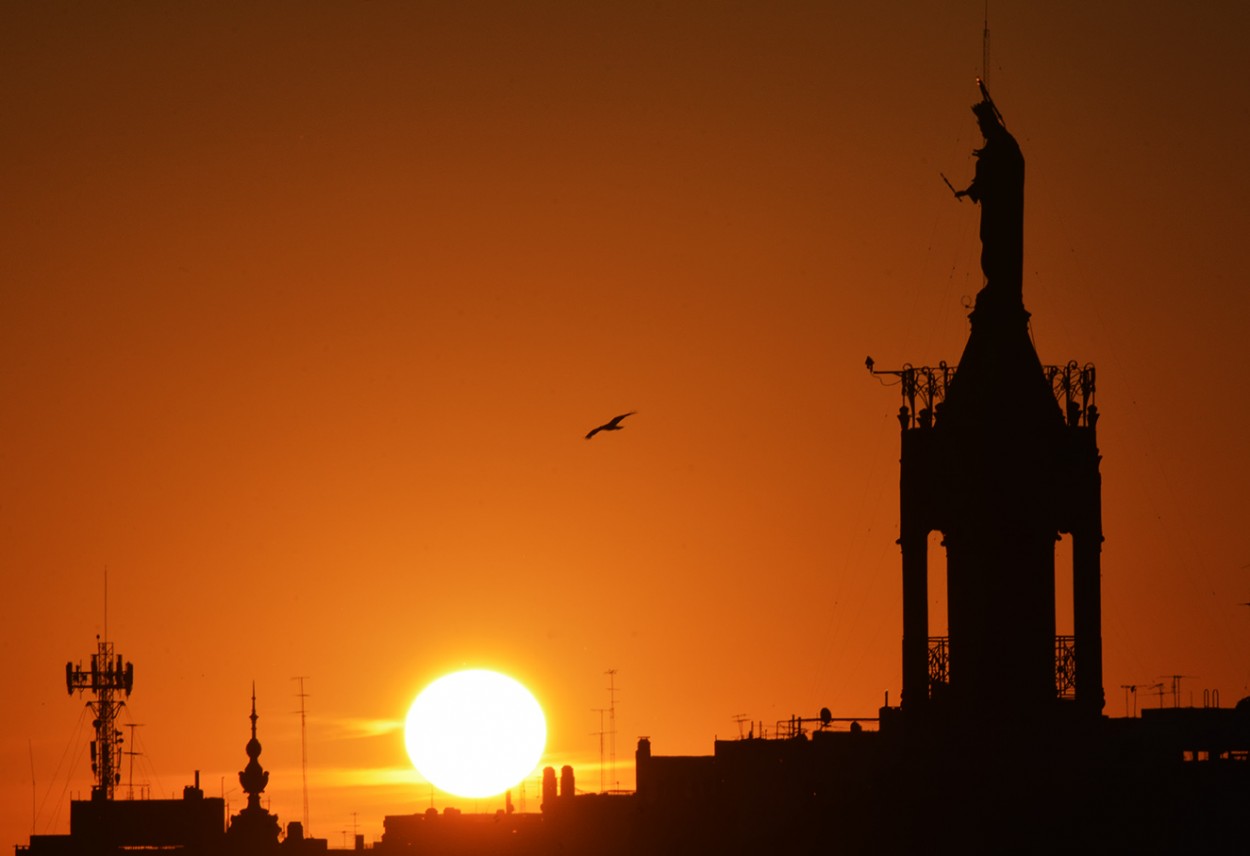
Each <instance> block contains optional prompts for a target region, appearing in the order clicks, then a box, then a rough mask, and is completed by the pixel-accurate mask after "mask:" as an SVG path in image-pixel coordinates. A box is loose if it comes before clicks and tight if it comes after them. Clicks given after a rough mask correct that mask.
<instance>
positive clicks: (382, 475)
mask: <svg viewBox="0 0 1250 856" xmlns="http://www.w3.org/2000/svg"><path fill="white" fill-rule="evenodd" d="M991 6H992V7H993V8H992V9H991V21H990V24H991V28H992V36H993V41H992V48H991V51H992V57H991V60H992V61H991V64H990V70H989V83H990V88H991V90H992V92H993V93H994V96H995V99H996V101H997V102H998V105H999V107H1000V108H1001V110H1002V111H1003V113H1004V115H1005V117H1006V120H1007V124H1008V127H1009V128H1010V129H1011V130H1012V131H1013V133H1014V134H1015V135H1016V137H1017V139H1018V140H1019V142H1020V144H1021V146H1022V148H1023V150H1024V153H1025V157H1026V159H1027V162H1028V173H1027V186H1026V218H1025V222H1026V247H1025V281H1024V295H1025V303H1026V306H1027V307H1028V308H1029V310H1030V311H1031V312H1032V313H1033V317H1032V328H1033V335H1034V339H1035V342H1036V345H1037V348H1038V352H1039V354H1040V356H1041V358H1042V361H1043V362H1044V363H1060V362H1065V361H1067V360H1070V359H1076V360H1079V361H1081V362H1086V361H1092V362H1094V363H1095V364H1096V365H1097V367H1098V372H1099V374H1098V379H1099V383H1100V386H1099V393H1098V404H1099V407H1100V410H1101V411H1102V420H1101V421H1100V423H1099V426H1098V427H1099V441H1100V447H1101V450H1102V453H1103V455H1104V460H1103V466H1102V473H1103V486H1104V492H1103V499H1104V529H1105V534H1106V543H1105V547H1104V551H1103V605H1104V620H1103V630H1104V651H1105V686H1106V694H1107V713H1109V714H1111V715H1114V716H1123V715H1124V713H1125V707H1126V705H1125V691H1124V690H1123V689H1122V688H1121V686H1122V685H1126V684H1134V685H1138V686H1139V687H1142V689H1141V690H1139V692H1138V704H1139V706H1153V705H1157V704H1158V701H1159V700H1158V696H1157V694H1156V693H1154V692H1148V691H1146V690H1145V689H1144V688H1145V687H1147V686H1149V685H1151V684H1155V683H1158V682H1160V681H1163V682H1165V683H1166V682H1168V678H1166V677H1164V676H1169V675H1173V674H1180V675H1185V676H1186V677H1185V678H1184V679H1183V681H1182V684H1181V687H1182V701H1183V702H1185V703H1189V702H1190V701H1192V702H1193V703H1195V704H1201V703H1202V701H1203V697H1204V695H1203V694H1204V691H1205V690H1211V691H1218V693H1219V695H1220V700H1221V701H1222V702H1223V704H1225V705H1230V704H1232V703H1233V702H1235V701H1236V700H1237V699H1238V698H1241V697H1242V696H1245V695H1250V657H1248V655H1247V652H1248V651H1250V608H1247V607H1246V606H1244V605H1241V604H1242V603H1243V602H1245V601H1250V526H1248V525H1247V524H1248V521H1250V499H1248V496H1250V491H1247V484H1248V483H1250V444H1248V443H1247V442H1246V435H1247V427H1246V426H1247V424H1250V402H1248V400H1247V396H1246V394H1245V391H1244V390H1242V389H1241V382H1240V381H1239V378H1240V377H1241V375H1242V373H1243V372H1244V371H1245V370H1246V369H1245V366H1246V364H1247V358H1248V357H1250V344H1248V342H1247V337H1246V331H1245V327H1246V322H1247V320H1250V296H1248V290H1247V287H1246V286H1247V282H1248V281H1250V256H1248V255H1247V253H1246V251H1245V243H1246V240H1247V235H1250V213H1248V212H1250V206H1248V205H1247V200H1248V199H1250V164H1248V163H1247V158H1246V152H1247V151H1250V98H1248V97H1247V96H1248V95H1250V91H1248V90H1250V85H1248V83H1247V81H1250V53H1248V52H1247V51H1246V49H1245V46H1246V44H1247V43H1248V42H1250V7H1247V6H1246V5H1245V4H1240V3H1207V4H1201V5H1199V6H1197V7H1191V6H1190V4H1183V3H1180V2H1175V3H1171V2H1141V0H1136V2H1100V3H1078V2H1054V3H1046V4H1034V3H1011V4H1007V3H994V4H991ZM983 9H984V4H983V3H982V2H980V0H967V2H959V3H925V2H912V3H893V4H881V3H869V2H855V3H850V2H846V3H840V2H802V3H800V2H791V3H785V2H782V3H775V2H770V3H754V2H715V3H713V2H660V3H646V4H644V3H619V4H596V3H584V2H525V3H512V2H500V3H477V2H464V3H460V2H457V3H451V2H447V3H416V2H414V3H392V2H365V3H352V4H349V3H313V2H301V3H294V2H291V3H277V2H266V3H260V4H256V3H233V4H232V3H221V2H214V3H178V4H168V3H133V4H122V5H118V4H104V3H98V4H95V3H67V4H60V3H39V4H25V3H16V2H9V3H5V4H3V6H2V7H0V42H2V44H0V95H2V101H0V104H2V107H3V109H2V113H0V114H2V116H3V120H2V121H0V150H2V151H3V153H4V157H3V158H2V159H0V180H2V182H3V185H2V186H3V191H4V197H5V204H4V206H3V208H2V209H0V217H2V218H3V227H2V228H0V241H2V242H3V247H2V249H0V402H2V405H0V436H2V438H3V442H2V443H0V568H2V570H3V574H4V581H5V590H4V597H3V598H0V669H2V670H3V674H4V675H5V676H6V689H5V698H6V700H7V701H6V704H5V705H4V706H3V710H2V712H0V734H3V735H4V736H3V738H0V773H2V777H0V839H2V840H0V843H2V844H4V845H5V846H8V845H9V844H11V843H16V842H18V841H22V840H24V839H25V837H26V836H27V835H29V834H30V833H31V831H32V830H33V831H37V832H41V833H42V832H57V831H64V830H65V829H67V827H68V799H69V796H70V795H71V794H73V795H79V796H81V795H83V794H85V793H86V792H87V791H88V790H89V787H90V770H89V767H88V762H87V758H86V743H87V741H88V739H89V735H88V733H87V730H86V729H87V728H88V727H89V718H88V719H86V720H84V717H83V707H84V705H83V703H82V700H81V699H80V698H77V697H74V698H70V697H68V696H67V695H66V693H65V688H64V672H63V669H64V664H65V662H66V661H67V660H71V659H73V660H75V661H78V660H81V659H85V658H87V657H88V656H89V655H90V654H91V653H92V652H93V650H94V645H95V635H96V634H97V633H100V632H102V631H103V629H104V628H103V625H104V577H105V571H106V569H107V574H108V581H109V586H108V633H109V635H110V636H111V637H112V639H113V640H114V641H115V642H116V644H117V650H118V652H119V653H121V654H123V656H125V657H126V658H127V659H129V660H132V661H133V662H134V663H135V666H136V673H137V676H136V687H135V692H134V694H133V695H132V697H131V700H130V705H129V708H128V711H127V713H126V714H125V715H124V716H123V721H129V722H137V723H142V726H141V728H139V730H138V732H139V734H138V749H139V750H140V751H142V752H143V753H144V754H143V756H142V757H141V758H139V759H136V768H135V774H134V779H135V781H136V782H146V783H147V784H148V785H150V787H151V792H152V795H153V796H170V795H172V794H174V793H180V792H181V788H182V786H183V785H185V784H189V783H190V781H191V779H192V776H193V775H194V771H195V770H200V771H202V772H201V775H202V780H203V783H204V787H205V790H206V791H207V792H208V793H209V795H220V794H221V793H223V792H226V793H227V798H228V799H229V800H231V808H232V810H233V811H237V810H238V809H239V808H240V807H241V805H242V802H243V797H242V795H241V794H240V792H239V790H238V784H237V772H238V771H239V770H240V769H242V767H243V765H244V764H245V763H246V760H247V759H246V755H245V754H244V751H243V749H244V744H245V742H246V740H247V736H248V731H247V729H248V721H247V714H248V705H249V695H250V692H251V685H252V682H253V681H255V682H256V689H257V695H258V707H259V713H260V716H261V718H260V723H259V727H260V737H261V741H262V743H263V745H264V753H263V754H262V756H261V762H262V764H263V765H264V766H265V767H266V768H267V769H269V770H271V772H272V777H271V780H270V781H271V785H270V788H269V790H268V791H267V792H266V793H267V795H268V796H269V797H270V807H271V808H272V810H273V811H275V812H277V813H278V814H279V817H280V819H281V821H282V822H283V823H284V824H285V823H286V822H288V821H291V820H299V819H301V815H302V797H301V794H300V772H299V767H300V739H299V717H298V715H297V714H296V713H295V711H297V710H298V707H299V699H297V698H296V692H297V684H296V683H295V682H294V681H292V677H293V676H296V675H307V676H309V678H308V680H307V681H306V690H307V692H308V698H307V705H308V758H309V764H310V772H309V784H310V789H311V790H310V797H309V802H310V809H311V821H312V822H311V831H312V833H313V834H314V835H319V836H324V837H328V838H330V840H331V843H332V844H334V845H336V846H337V845H339V844H340V843H342V839H341V834H342V831H343V830H345V829H351V828H352V823H353V819H352V813H353V812H355V813H356V816H357V822H358V824H359V831H361V832H362V833H364V834H365V835H366V837H367V838H368V839H369V840H373V839H375V838H376V837H378V836H379V835H380V834H381V822H382V817H383V815H385V814H388V813H406V812H412V811H420V810H424V808H425V807H426V806H428V805H429V804H430V799H431V794H430V793H429V789H428V787H426V786H424V785H421V784H419V783H418V781H417V779H416V777H415V774H413V773H411V771H410V767H409V765H408V761H407V758H406V756H405V754H404V749H403V740H402V735H401V734H400V733H399V732H398V731H397V730H396V727H397V725H398V723H399V721H400V720H401V719H402V718H403V715H404V713H405V712H406V710H407V707H408V704H409V703H410V701H411V699H412V698H413V696H414V695H415V694H416V692H417V691H418V690H419V689H420V688H421V687H422V686H424V685H425V684H426V683H428V682H429V681H430V680H432V679H434V678H435V677H438V676H439V675H441V674H443V673H445V672H447V671H449V670H453V669H456V668H458V667H461V666H475V667H491V668H497V669H499V670H502V671H505V672H507V673H508V674H510V675H513V676H514V677H516V678H517V679H518V680H520V681H522V682H523V683H525V684H526V685H527V686H529V687H530V688H531V689H532V690H533V692H534V693H535V694H536V695H537V696H538V697H539V699H540V701H541V702H542V703H543V705H544V707H545V708H546V711H547V714H548V718H549V731H550V741H549V746H548V753H547V759H546V761H545V763H550V764H554V765H555V766H557V767H558V766H560V765H561V764H563V763H573V764H575V765H576V766H577V769H578V776H579V784H580V785H581V786H583V787H586V788H589V789H597V788H598V784H599V770H598V761H599V737H598V736H597V732H598V731H599V730H600V718H599V714H598V713H597V712H595V710H596V709H598V708H604V707H607V706H608V689H607V687H608V677H607V675H606V674H605V671H606V670H608V669H616V670H617V674H616V676H615V681H616V686H617V731H618V736H617V755H618V757H619V759H620V762H621V772H620V774H619V776H618V778H619V779H620V780H621V783H622V784H623V785H625V786H630V785H632V753H633V748H634V741H635V739H636V738H637V736H639V735H643V734H646V735H650V736H651V738H652V740H653V743H654V749H655V751H656V752H657V753H660V754H684V753H700V754H704V753H709V752H710V751H711V749H712V740H713V738H714V737H715V736H717V735H719V736H721V737H726V736H733V735H736V734H737V729H738V726H737V725H736V724H735V722H734V717H735V716H736V715H739V714H745V715H746V716H748V717H750V718H752V719H754V720H762V721H764V722H765V723H767V724H768V725H769V727H771V725H772V723H774V722H776V721H777V720H780V719H785V718H787V717H789V716H790V715H791V714H801V715H805V716H814V715H815V714H816V712H817V711H818V710H819V708H820V707H821V706H828V707H830V708H831V709H832V710H833V711H834V713H835V714H836V715H861V716H872V715H874V713H875V711H876V709H877V707H878V706H879V705H880V704H881V703H882V702H883V700H884V697H885V694H886V693H887V692H888V693H889V694H890V700H891V702H897V699H898V691H899V685H900V670H899V651H900V636H901V606H900V560H899V553H898V548H897V547H896V545H895V544H894V539H895V538H896V537H897V524H898V497H897V482H898V425H897V422H896V420H895V418H894V414H895V412H896V411H897V408H898V405H899V399H898V395H897V393H898V391H897V389H896V388H888V387H883V386H882V385H880V384H879V383H878V382H877V381H876V380H874V379H873V378H872V377H870V376H869V375H868V374H867V372H866V371H865V370H864V357H865V356H866V355H868V354H871V355H872V356H873V357H874V358H875V359H876V361H877V365H878V366H879V367H881V368H897V367H900V366H901V365H902V364H904V363H906V362H910V363H913V364H916V365H925V364H935V363H936V362H937V361H938V360H942V359H945V360H948V361H950V362H955V361H956V360H958V358H959V355H960V352H961V350H962V347H963V344H964V341H965V339H966V336H967V331H968V322H967V319H966V309H965V306H964V304H965V302H966V301H968V300H970V299H971V296H972V295H973V294H975V292H976V291H977V290H978V289H979V288H980V286H981V273H980V269H979V267H978V256H979V244H978V240H977V217H978V210H977V209H976V208H975V207H974V206H972V205H970V204H968V203H966V202H965V203H962V204H960V203H957V202H956V201H955V200H954V199H953V198H952V197H951V195H950V192H949V191H948V190H947V189H946V187H945V186H944V185H943V184H942V181H941V178H940V177H939V173H943V172H944V173H945V174H946V175H947V176H949V177H950V178H951V180H952V181H954V182H955V183H956V184H957V185H960V184H964V183H966V182H967V180H968V179H969V178H970V176H971V174H972V170H973V159H972V156H971V151H972V149H973V148H974V147H976V146H977V145H978V144H979V143H980V137H979V134H978V133H977V130H976V124H975V121H974V119H973V116H972V114H971V112H970V111H969V109H968V108H969V106H970V105H971V104H972V103H973V102H974V101H975V100H976V97H977V95H976V89H975V83H974V80H975V78H976V76H977V75H978V74H979V73H980V71H981V57H982V50H981V48H982V39H981V35H982V33H981V31H982V14H983ZM626 410H637V411H638V415H637V416H634V417H631V419H630V420H629V421H628V422H627V423H626V429H625V430H624V431H621V432H619V433H613V434H604V435H600V436H598V437H596V438H595V439H594V440H593V441H591V442H586V441H584V440H583V439H582V436H583V434H584V433H585V432H586V431H587V430H589V429H590V428H591V427H593V426H594V425H597V424H599V423H600V422H602V421H604V420H606V419H607V418H609V417H611V416H613V415H615V414H617V413H621V412H624V411H626ZM940 601H941V598H940V592H937V593H935V604H934V607H935V609H938V610H940V609H942V608H944V607H943V605H942V604H941V602H940ZM1065 621H1066V622H1067V628H1066V629H1068V630H1070V617H1067V618H1065V617H1063V616H1061V617H1060V620H1059V628H1060V630H1061V631H1062V630H1064V629H1065ZM935 629H940V628H935ZM1165 701H1166V702H1167V703H1170V697H1168V698H1165ZM130 748H134V747H130ZM32 771H33V775H32ZM123 774H124V776H123V782H126V781H128V780H129V776H128V770H127V769H125V768H124V769H123ZM32 777H33V781H34V784H33V787H32ZM123 793H124V788H123ZM527 794H528V804H527V806H526V807H527V808H528V809H530V810H536V809H537V806H538V792H537V789H536V788H533V787H531V788H529V790H528V791H527ZM448 802H452V803H454V804H459V805H461V806H462V807H465V808H473V807H474V806H469V805H466V804H465V801H463V800H450V801H448V800H445V799H443V798H442V797H439V796H437V795H436V797H435V804H436V805H439V806H442V805H445V804H447V803H448ZM488 803H489V804H488ZM476 807H478V808H481V809H483V810H493V809H494V808H495V807H496V806H495V804H494V803H493V802H489V801H483V803H482V804H481V805H479V806H476Z"/></svg>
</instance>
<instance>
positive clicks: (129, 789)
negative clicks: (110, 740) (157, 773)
mask: <svg viewBox="0 0 1250 856" xmlns="http://www.w3.org/2000/svg"><path fill="white" fill-rule="evenodd" d="M123 724H124V725H125V727H126V728H129V729H130V745H131V747H132V748H130V749H127V750H126V751H125V752H123V753H122V754H123V755H126V756H128V757H129V758H130V770H129V771H128V772H127V774H126V775H127V778H128V779H129V781H128V782H127V784H126V799H128V800H132V799H134V798H135V756H136V755H142V754H143V753H142V752H140V751H139V750H138V748H136V747H138V745H139V741H138V740H136V739H135V729H136V728H140V727H142V725H143V723H142V722H126V723H123Z"/></svg>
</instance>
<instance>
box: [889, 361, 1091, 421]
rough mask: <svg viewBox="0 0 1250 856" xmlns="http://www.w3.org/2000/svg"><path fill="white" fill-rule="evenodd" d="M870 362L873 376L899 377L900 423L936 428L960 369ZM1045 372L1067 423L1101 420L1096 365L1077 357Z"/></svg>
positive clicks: (1047, 368) (948, 366)
mask: <svg viewBox="0 0 1250 856" xmlns="http://www.w3.org/2000/svg"><path fill="white" fill-rule="evenodd" d="M867 365H868V371H869V372H870V373H872V374H873V375H874V376H877V377H883V376H890V377H896V378H898V381H897V383H898V384H899V386H900V388H901V392H902V396H903V406H902V407H900V408H899V409H898V422H899V425H900V426H901V427H902V428H903V430H904V431H906V430H907V429H908V428H932V427H933V424H934V422H935V421H936V419H937V412H938V409H939V408H940V407H941V404H942V402H943V401H945V400H946V394H947V392H948V390H949V389H950V385H951V382H952V381H953V380H954V379H955V372H956V370H957V369H958V368H959V367H958V366H950V365H947V364H946V362H945V361H942V362H939V363H938V364H937V367H936V368H935V367H932V366H913V365H912V364H911V363H904V364H903V367H902V368H901V369H896V370H891V371H878V370H877V369H876V368H875V366H874V364H873V361H872V360H871V359H869V360H868V362H867ZM1042 372H1043V373H1044V374H1045V375H1046V382H1047V383H1048V384H1050V388H1051V392H1053V393H1054V396H1055V401H1057V402H1058V404H1059V407H1060V409H1061V410H1062V411H1063V416H1064V420H1065V421H1066V422H1067V424H1068V425H1070V426H1072V427H1077V426H1082V427H1087V428H1093V427H1094V426H1095V425H1096V424H1097V423H1098V405H1097V404H1096V403H1095V402H1094V386H1095V384H1094V375H1095V372H1094V364H1093V363H1085V364H1084V365H1081V364H1080V363H1078V362H1077V361H1076V360H1069V361H1068V362H1067V363H1064V364H1063V365H1061V366H1042ZM883 383H884V381H883ZM888 385H890V386H892V385H893V384H888Z"/></svg>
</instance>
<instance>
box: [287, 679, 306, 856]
mask: <svg viewBox="0 0 1250 856" xmlns="http://www.w3.org/2000/svg"><path fill="white" fill-rule="evenodd" d="M307 679H308V675H296V676H295V677H293V678H291V680H293V681H299V692H298V693H296V694H295V695H296V696H297V697H298V698H299V752H300V764H301V766H302V768H303V774H304V835H305V836H307V835H308V834H309V826H308V718H307V715H306V712H305V709H304V699H306V698H308V693H306V692H304V681H305V680H307Z"/></svg>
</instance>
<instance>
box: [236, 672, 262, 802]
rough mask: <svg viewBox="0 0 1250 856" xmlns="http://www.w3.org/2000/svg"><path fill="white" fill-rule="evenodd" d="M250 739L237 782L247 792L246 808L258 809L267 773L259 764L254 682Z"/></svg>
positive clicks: (253, 686)
mask: <svg viewBox="0 0 1250 856" xmlns="http://www.w3.org/2000/svg"><path fill="white" fill-rule="evenodd" d="M249 718H250V719H251V720H252V739H251V740H249V741H247V758H248V761H247V766H246V767H244V768H243V771H242V772H240V773H239V784H240V785H242V786H243V791H244V793H246V794H247V807H248V809H253V808H255V809H258V810H259V809H260V795H261V793H262V792H263V791H264V790H265V786H266V785H268V784H269V773H268V771H266V770H264V769H263V768H262V767H261V766H260V760H259V758H260V748H261V747H260V741H259V740H257V739H256V720H257V719H259V718H260V717H258V716H257V715H256V684H255V682H253V683H252V715H251V716H250V717H249Z"/></svg>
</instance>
